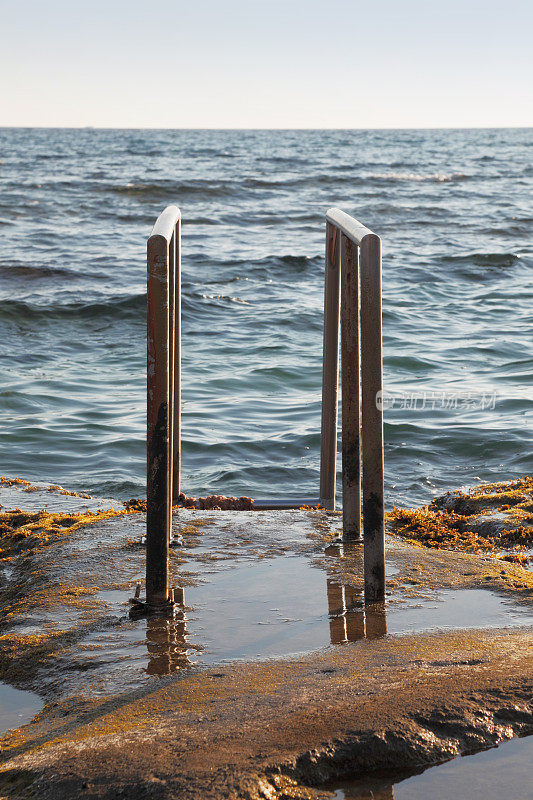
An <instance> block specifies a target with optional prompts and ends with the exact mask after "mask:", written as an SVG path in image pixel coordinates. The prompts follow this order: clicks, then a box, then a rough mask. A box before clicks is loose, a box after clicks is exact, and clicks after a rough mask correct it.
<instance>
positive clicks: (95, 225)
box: [0, 128, 533, 508]
mask: <svg viewBox="0 0 533 800" xmlns="http://www.w3.org/2000/svg"><path fill="white" fill-rule="evenodd" d="M532 145H533V131H532V130H531V129H494V130H489V129H483V130H276V131H273V130H109V129H105V130H103V129H102V130H98V129H90V128H87V129H37V128H32V129H28V128H25V129H22V128H20V129H16V128H3V129H0V366H1V368H0V474H1V475H5V476H10V477H14V476H16V477H21V478H25V479H28V480H30V481H34V482H50V483H53V484H60V485H62V486H65V487H67V488H69V489H72V490H76V491H79V490H84V491H88V492H90V493H91V494H94V495H98V496H105V497H116V498H119V499H124V498H128V497H139V496H142V495H143V494H144V493H145V491H146V481H145V453H146V439H145V435H146V240H147V238H148V236H149V235H150V231H151V228H152V226H153V224H154V222H155V220H156V218H157V216H158V214H159V213H160V212H161V211H162V210H163V209H164V208H165V207H166V206H167V205H169V204H171V203H173V204H176V205H178V206H179V207H180V209H181V212H182V218H183V230H182V264H183V342H182V346H183V355H182V376H183V384H182V387H183V388H182V392H183V455H182V470H183V482H182V483H183V490H184V491H185V492H186V493H187V494H192V495H195V496H197V495H205V494H209V493H221V494H225V495H242V494H246V495H250V496H252V497H264V498H268V497H273V496H284V495H287V496H290V495H298V496H301V495H304V496H311V497H313V496H316V495H317V487H318V477H319V447H320V410H321V370H322V329H323V283H324V235H325V212H326V210H327V209H328V208H330V207H332V206H336V207H338V208H340V209H342V210H344V211H346V212H347V213H348V214H351V215H353V216H354V217H355V218H357V219H358V220H359V221H360V222H362V223H363V224H364V225H366V226H367V227H369V228H371V229H372V230H373V231H375V232H376V233H377V234H379V236H380V237H381V238H382V242H383V322H384V388H385V471H386V472H385V490H386V501H387V506H388V507H389V508H391V507H393V506H412V505H416V504H421V503H426V502H428V501H429V500H430V499H431V498H432V497H434V496H435V495H438V494H441V493H443V492H444V491H448V490H453V489H457V488H460V487H465V486H474V485H476V484H478V483H480V482H486V481H495V480H506V479H510V478H517V477H520V476H523V475H525V474H528V473H531V471H532V469H533V458H532V447H531V445H532V427H533V426H532V422H533V389H532V372H533V336H532V331H533V280H532V276H533V270H532V266H533V253H532V246H531V230H532V226H531V223H532V212H531V184H532V177H533V168H532V165H531V156H532V154H533V149H532ZM339 471H340V461H339ZM339 486H340V480H339ZM339 494H340V491H339Z"/></svg>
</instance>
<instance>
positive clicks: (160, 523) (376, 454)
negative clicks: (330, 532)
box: [139, 205, 385, 613]
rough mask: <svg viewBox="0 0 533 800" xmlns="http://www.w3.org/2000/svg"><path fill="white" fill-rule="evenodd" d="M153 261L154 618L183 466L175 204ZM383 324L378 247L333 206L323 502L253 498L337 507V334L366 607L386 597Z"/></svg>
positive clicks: (347, 483)
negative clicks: (362, 558) (382, 393)
mask: <svg viewBox="0 0 533 800" xmlns="http://www.w3.org/2000/svg"><path fill="white" fill-rule="evenodd" d="M147 262H148V283H147V292H148V309H147V505H146V603H145V604H144V606H145V610H146V612H147V613H150V611H153V610H158V611H161V610H164V609H172V608H173V607H174V600H175V597H174V590H173V589H170V588H169V577H168V558H169V547H170V543H171V539H172V507H173V499H174V500H177V499H178V496H179V495H180V463H181V211H180V209H179V208H178V207H177V206H175V205H170V206H168V207H167V208H166V209H165V210H164V211H163V213H162V214H160V216H159V217H158V219H157V221H156V223H155V225H154V227H153V229H152V233H151V235H150V238H149V239H148V245H147ZM381 317H382V312H381V240H380V238H379V236H377V235H376V234H375V233H373V232H372V231H370V230H369V229H368V228H366V227H365V226H364V225H361V223H359V222H358V221H357V220H355V219H354V218H353V217H350V216H349V215H348V214H346V213H345V212H343V211H340V210H339V209H336V208H331V209H329V211H328V212H327V214H326V263H325V290H324V342H323V375H322V425H321V446H320V492H319V497H318V498H302V497H300V498H283V497H279V498H275V499H268V500H254V501H253V504H252V506H251V507H252V509H254V510H259V509H296V508H300V507H302V506H319V507H321V508H324V509H327V510H335V482H336V457H337V416H338V381H339V332H340V338H341V355H342V494H343V539H344V540H345V541H360V540H361V505H362V516H363V542H364V571H365V601H366V602H376V601H383V600H384V597H385V547H384V490H383V412H382V404H381V392H382V324H381ZM360 406H361V408H362V418H361V419H360ZM361 434H362V436H361ZM361 438H362V446H361ZM361 455H362V459H361ZM361 461H362V468H361ZM361 475H362V504H361ZM139 605H142V604H141V603H140V602H139Z"/></svg>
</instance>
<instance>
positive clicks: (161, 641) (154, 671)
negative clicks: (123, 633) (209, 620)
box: [146, 616, 190, 675]
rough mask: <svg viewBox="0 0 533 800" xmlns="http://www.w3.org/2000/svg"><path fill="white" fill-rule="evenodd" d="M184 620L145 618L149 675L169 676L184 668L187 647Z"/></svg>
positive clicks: (147, 669)
mask: <svg viewBox="0 0 533 800" xmlns="http://www.w3.org/2000/svg"><path fill="white" fill-rule="evenodd" d="M186 633H187V629H186V627H185V619H184V618H183V616H181V618H180V617H171V618H165V617H156V616H154V617H147V618H146V645H147V649H148V656H149V660H148V666H147V667H146V671H147V672H148V674H149V675H170V674H171V673H172V672H177V671H178V670H179V669H182V668H183V667H186V666H187V665H188V664H189V663H190V662H189V659H188V657H187V649H188V645H187V642H186V640H185V636H186Z"/></svg>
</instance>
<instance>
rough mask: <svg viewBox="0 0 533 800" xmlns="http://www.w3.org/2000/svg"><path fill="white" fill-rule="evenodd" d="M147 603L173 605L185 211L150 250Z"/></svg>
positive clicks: (165, 217)
mask: <svg viewBox="0 0 533 800" xmlns="http://www.w3.org/2000/svg"><path fill="white" fill-rule="evenodd" d="M147 262H148V285H147V294H148V314H147V317H148V318H147V492H146V601H147V603H148V604H149V605H150V606H152V607H156V606H162V605H163V606H164V605H166V604H167V603H169V602H171V598H170V591H169V582H168V552H169V546H170V540H171V537H172V500H173V496H174V497H177V496H178V494H179V491H180V463H181V413H180V409H181V367H180V365H181V212H180V210H179V208H178V207H177V206H168V208H166V209H165V211H163V213H162V214H160V216H159V217H158V219H157V221H156V223H155V225H154V227H153V229H152V234H151V236H150V238H149V239H148V246H147Z"/></svg>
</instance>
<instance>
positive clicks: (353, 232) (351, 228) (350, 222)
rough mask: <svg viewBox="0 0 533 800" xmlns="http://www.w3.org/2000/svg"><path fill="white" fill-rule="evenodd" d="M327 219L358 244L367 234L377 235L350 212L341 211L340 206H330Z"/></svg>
mask: <svg viewBox="0 0 533 800" xmlns="http://www.w3.org/2000/svg"><path fill="white" fill-rule="evenodd" d="M326 220H327V221H328V222H330V223H331V224H332V225H335V227H337V228H339V230H341V231H342V232H343V233H344V234H345V235H346V236H347V237H348V239H351V241H352V242H353V243H354V244H356V245H357V246H359V245H360V244H361V242H362V241H363V239H364V238H365V236H376V234H375V233H372V231H371V230H369V229H368V228H365V226H364V225H362V224H361V223H360V222H358V221H357V220H356V219H354V218H353V217H350V215H349V214H346V213H345V212H344V211H341V210H340V208H330V209H329V211H327V212H326Z"/></svg>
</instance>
